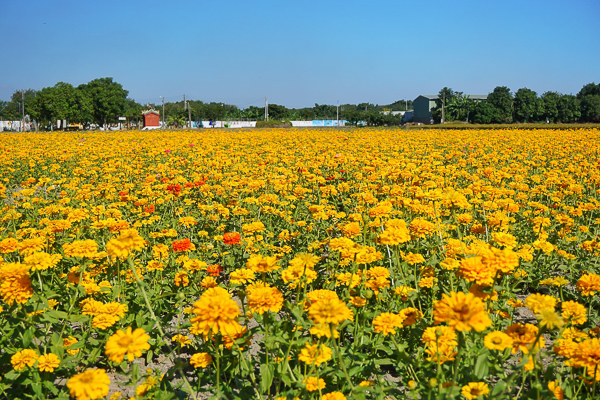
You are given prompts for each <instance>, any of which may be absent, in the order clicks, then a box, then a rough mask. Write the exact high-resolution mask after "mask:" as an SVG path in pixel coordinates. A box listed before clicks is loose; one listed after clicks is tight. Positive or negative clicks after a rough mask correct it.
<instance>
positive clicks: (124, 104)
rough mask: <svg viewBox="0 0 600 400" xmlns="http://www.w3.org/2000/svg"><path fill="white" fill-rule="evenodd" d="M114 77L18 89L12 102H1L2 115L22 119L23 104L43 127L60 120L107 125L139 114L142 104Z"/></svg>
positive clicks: (10, 118) (30, 115)
mask: <svg viewBox="0 0 600 400" xmlns="http://www.w3.org/2000/svg"><path fill="white" fill-rule="evenodd" d="M128 94H129V92H128V91H127V90H125V89H123V86H122V85H121V84H120V83H117V82H115V81H114V80H113V79H112V78H99V79H94V80H92V81H90V82H88V83H85V84H82V85H79V86H77V87H75V86H73V85H71V84H70V83H65V82H58V83H57V84H56V85H54V86H52V87H45V88H43V89H41V90H33V89H28V90H26V91H23V92H21V91H16V92H15V93H13V95H12V97H11V100H10V101H0V118H2V119H5V120H21V119H22V116H23V107H25V115H26V116H28V119H29V121H36V122H37V123H38V124H40V126H41V127H44V126H48V125H50V124H53V123H55V122H56V121H57V120H67V121H68V122H77V123H83V124H86V125H89V124H92V123H93V124H96V125H97V126H104V125H106V124H110V123H115V122H117V121H118V118H119V117H138V118H139V116H140V113H141V110H142V106H141V105H140V104H138V103H137V102H136V101H135V100H133V99H131V98H128V97H127V95H128Z"/></svg>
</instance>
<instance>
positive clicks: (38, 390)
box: [31, 382, 44, 399]
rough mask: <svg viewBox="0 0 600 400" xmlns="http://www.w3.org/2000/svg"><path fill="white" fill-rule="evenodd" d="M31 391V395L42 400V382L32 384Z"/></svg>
mask: <svg viewBox="0 0 600 400" xmlns="http://www.w3.org/2000/svg"><path fill="white" fill-rule="evenodd" d="M31 389H33V393H35V395H36V396H37V397H38V398H39V399H43V398H44V395H43V393H42V382H32V383H31Z"/></svg>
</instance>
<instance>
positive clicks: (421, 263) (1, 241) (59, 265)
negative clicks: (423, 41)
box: [0, 128, 600, 400]
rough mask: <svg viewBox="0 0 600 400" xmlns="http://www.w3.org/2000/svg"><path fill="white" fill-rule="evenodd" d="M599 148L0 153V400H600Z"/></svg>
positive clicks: (128, 147)
mask: <svg viewBox="0 0 600 400" xmlns="http://www.w3.org/2000/svg"><path fill="white" fill-rule="evenodd" d="M599 152H600V131H599V130H597V129H578V130H562V131H558V130H535V131H528V130H461V131H448V130H445V131H442V130H428V131H403V130H399V129H367V128H363V129H339V130H335V129H331V130H310V129H297V130H294V129H290V130H279V129H272V130H235V131H231V130H221V131H219V130H212V131H210V132H198V131H167V132H118V133H112V132H111V133H67V134H65V133H59V134H3V135H0V172H1V174H0V179H1V181H0V207H1V213H0V218H1V225H0V255H1V257H2V258H0V297H1V298H0V397H2V398H10V399H16V398H19V399H47V398H62V399H67V398H69V397H71V398H76V399H78V400H87V399H99V398H110V399H119V398H138V399H169V398H192V399H206V398H209V397H210V398H218V399H264V400H267V399H278V400H282V399H287V400H293V399H296V398H297V399H303V400H304V399H323V400H342V399H381V400H383V399H405V398H409V399H425V398H427V399H452V398H456V399H462V398H464V399H551V398H557V399H563V398H567V399H572V398H573V399H574V398H577V399H598V398H599V396H600V383H599V381H600V368H599V366H600V318H599V316H598V310H599V309H600V304H599V301H598V296H599V294H600V276H599V275H598V273H599V270H600V267H599V266H598V259H599V256H600V239H599V237H600V211H599V208H600V201H599V200H600V158H599Z"/></svg>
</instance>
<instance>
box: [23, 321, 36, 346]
mask: <svg viewBox="0 0 600 400" xmlns="http://www.w3.org/2000/svg"><path fill="white" fill-rule="evenodd" d="M34 333H35V328H34V327H33V326H32V327H30V328H29V329H27V330H26V331H25V333H24V334H23V348H27V347H28V346H29V344H30V343H31V339H33V335H34Z"/></svg>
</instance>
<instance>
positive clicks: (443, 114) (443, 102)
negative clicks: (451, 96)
mask: <svg viewBox="0 0 600 400" xmlns="http://www.w3.org/2000/svg"><path fill="white" fill-rule="evenodd" d="M442 98H443V101H442V124H443V123H444V121H445V118H444V117H445V116H446V114H445V112H446V110H445V108H446V93H445V92H444V94H443V96H442Z"/></svg>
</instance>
